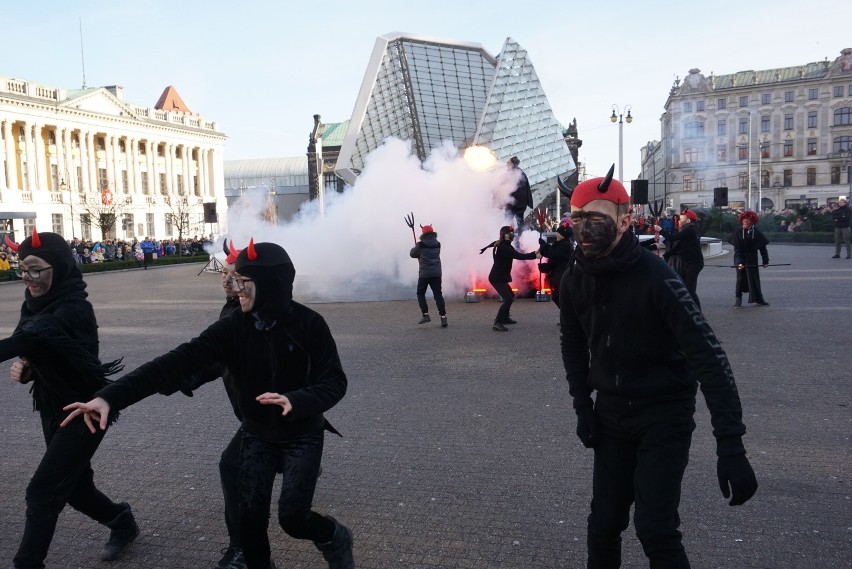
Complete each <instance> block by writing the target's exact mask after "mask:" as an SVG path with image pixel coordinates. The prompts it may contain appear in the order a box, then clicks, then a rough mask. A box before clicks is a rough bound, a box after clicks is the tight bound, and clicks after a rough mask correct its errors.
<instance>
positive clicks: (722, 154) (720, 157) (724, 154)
mask: <svg viewBox="0 0 852 569" xmlns="http://www.w3.org/2000/svg"><path fill="white" fill-rule="evenodd" d="M727 160H728V147H727V145H725V144H720V145H719V146H717V147H716V161H717V162H727Z"/></svg>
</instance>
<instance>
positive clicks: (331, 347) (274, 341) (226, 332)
mask: <svg viewBox="0 0 852 569" xmlns="http://www.w3.org/2000/svg"><path fill="white" fill-rule="evenodd" d="M235 268H236V273H235V276H234V280H233V286H234V288H235V289H236V290H237V291H238V295H239V301H240V311H239V312H233V313H232V314H230V315H229V316H227V317H225V318H223V319H221V320H218V321H216V322H215V323H213V324H211V325H210V326H208V327H207V329H206V330H204V331H203V332H201V334H200V335H199V336H198V337H197V338H194V339H193V340H191V341H189V342H186V343H184V344H181V345H179V346H177V347H176V348H174V349H173V350H171V351H170V352H168V353H166V354H164V355H162V356H160V357H158V358H155V359H153V360H151V361H149V362H148V363H146V364H144V365H142V366H141V367H139V368H137V369H136V370H134V371H133V372H131V373H129V374H127V375H125V376H124V377H122V378H121V379H119V380H117V381H116V382H114V383H112V384H110V385H109V386H107V387H106V388H104V389H101V390H100V391H98V392H96V393H95V399H93V400H91V401H89V402H88V403H74V404H72V405H68V406H66V408H65V409H66V410H67V411H71V413H70V414H69V416H68V417H67V418H66V419H65V421H64V422H63V425H68V424H71V423H72V422H73V420H74V418H75V417H76V416H77V415H83V418H84V421H85V423H86V424H87V425H88V426H89V428H90V429H91V430H93V431H94V430H96V425H95V424H94V423H95V422H97V423H99V426H100V428H101V429H103V428H104V426H105V425H106V422H107V419H108V418H109V416H110V412H111V410H113V409H115V410H118V409H122V408H125V407H127V406H129V405H131V404H133V403H135V402H137V401H140V400H141V399H144V398H145V397H147V396H149V395H152V394H153V393H156V392H157V391H161V390H164V389H168V388H170V387H173V386H175V385H177V384H179V383H180V381H181V379H182V378H185V377H186V376H187V375H188V374H191V373H192V371H193V370H194V369H197V368H198V367H201V366H204V365H207V364H208V363H209V362H218V363H220V364H222V365H224V366H226V367H227V369H228V370H229V371H230V373H231V374H232V375H233V378H234V387H235V394H234V398H235V400H236V403H237V407H238V410H239V413H240V415H241V416H242V428H241V431H242V433H241V434H240V443H239V475H238V486H239V513H238V520H237V531H238V534H239V541H240V544H241V546H242V548H243V554H244V556H245V561H246V566H247V567H248V568H249V569H267V568H269V567H274V566H275V565H274V563H273V561H272V559H271V555H270V554H271V551H270V545H269V537H268V535H267V529H268V525H269V510H270V500H271V498H272V490H273V483H274V481H275V475H276V472H283V480H282V483H281V496H280V498H279V499H278V523H279V525H280V526H281V528H282V529H283V530H284V532H285V533H287V534H288V535H290V536H291V537H294V538H296V539H308V540H311V541H313V542H314V545H315V546H316V547H317V549H319V550H320V552H321V553H322V554H323V557H325V559H326V562H327V563H328V567H329V568H330V569H352V568H354V566H355V565H354V560H353V557H352V532H351V531H350V530H349V529H348V528H347V527H346V526H344V525H343V524H341V523H340V522H338V521H337V520H335V519H334V518H332V517H330V516H322V515H320V514H318V513H316V512H314V511H312V509H311V503H312V501H313V495H314V490H315V488H316V482H317V477H318V476H319V472H320V462H321V458H322V449H323V431H324V430H330V431H332V432H335V433H336V432H337V431H335V430H334V429H333V427H331V425H330V424H329V423H328V421H326V420H325V418H324V417H323V413H324V412H325V411H327V410H329V409H331V408H332V407H333V406H334V405H336V404H337V403H338V402H339V401H340V400H341V399H342V398H343V396H344V394H345V393H346V385H347V380H346V375H345V374H344V373H343V369H342V367H341V364H340V358H339V357H338V354H337V347H336V345H335V342H334V339H333V338H332V336H331V332H330V331H329V329H328V325H327V324H326V323H325V320H323V318H322V317H321V316H320V315H319V314H317V313H316V312H314V311H313V310H311V309H309V308H307V307H306V306H304V305H302V304H299V303H297V302H295V301H293V279H294V277H295V274H296V270H295V268H294V267H293V263H292V261H291V260H290V256H289V255H288V254H287V252H286V251H285V250H284V249H283V248H282V247H281V246H279V245H276V244H275V243H258V244H257V245H255V244H254V241H253V240H252V241H250V242H249V245H248V247H246V248H245V249H243V250H242V251H241V252H240V254H239V256H238V257H237V261H236V267H235Z"/></svg>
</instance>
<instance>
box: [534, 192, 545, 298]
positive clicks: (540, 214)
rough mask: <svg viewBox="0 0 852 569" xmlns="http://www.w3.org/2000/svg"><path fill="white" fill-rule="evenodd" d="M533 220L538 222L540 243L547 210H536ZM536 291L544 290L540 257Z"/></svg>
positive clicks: (539, 259)
mask: <svg viewBox="0 0 852 569" xmlns="http://www.w3.org/2000/svg"><path fill="white" fill-rule="evenodd" d="M535 219H536V221H538V239H539V241H541V238H542V234H543V233H544V223H545V222H546V221H547V210H546V209H544V208H541V207H540V208H538V209H537V210H535ZM538 290H540V291H543V290H544V275H543V274H542V273H541V257H539V258H538Z"/></svg>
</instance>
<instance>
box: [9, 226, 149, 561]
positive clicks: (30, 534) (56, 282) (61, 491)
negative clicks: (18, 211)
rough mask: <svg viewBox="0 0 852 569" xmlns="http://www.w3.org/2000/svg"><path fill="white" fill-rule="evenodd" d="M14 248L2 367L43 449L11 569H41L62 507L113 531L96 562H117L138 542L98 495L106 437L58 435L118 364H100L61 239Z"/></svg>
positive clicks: (80, 288)
mask: <svg viewBox="0 0 852 569" xmlns="http://www.w3.org/2000/svg"><path fill="white" fill-rule="evenodd" d="M7 243H9V246H10V247H17V250H18V255H19V258H20V263H19V265H18V268H17V269H16V273H17V274H18V276H19V277H21V279H22V280H23V282H24V285H25V287H26V289H25V290H24V303H23V305H22V306H21V315H20V319H19V320H18V324H17V326H16V327H15V330H14V332H13V333H12V335H11V336H10V337H8V338H6V339H3V340H0V361H6V360H9V359H11V358H13V357H15V356H18V357H20V360H18V361H16V362H15V363H13V364H12V369H11V376H12V380H13V381H16V382H18V383H21V384H26V383H30V382H31V383H32V387H31V389H30V391H31V393H32V395H33V408H34V409H35V410H37V411H38V412H39V414H40V415H41V428H42V432H43V433H44V440H45V443H46V444H47V448H46V450H45V452H44V455H43V456H42V458H41V461H40V462H39V465H38V467H37V468H36V471H35V473H34V474H33V476H32V478H31V479H30V483H29V485H28V486H27V492H26V504H27V513H26V521H25V523H24V531H23V536H22V538H21V543H20V546H19V547H18V552H17V553H16V554H15V557H14V560H13V568H14V569H42V568H43V567H44V560H45V558H46V557H47V553H48V550H49V548H50V543H51V541H52V540H53V534H54V532H55V531H56V524H57V520H58V518H59V513H60V512H61V511H62V510H63V509H64V508H65V506H66V504H67V505H70V506H71V507H72V508H74V509H75V510H77V511H79V512H81V513H83V514H85V515H86V516H88V517H90V518H92V519H93V520H95V521H97V522H99V523H101V524H103V525H105V526H106V527H107V528H109V529H110V537H109V540H108V541H107V543H106V545H104V549H103V551H102V553H101V559H103V560H105V561H112V560H114V559H117V558H118V557H120V556H121V555H122V554H123V553H124V551H125V549H126V548H127V547H128V546H129V545H130V543H131V542H133V540H134V539H136V536H138V535H139V527H138V526H137V525H136V521H135V520H134V518H133V514H132V513H131V510H130V506H129V505H128V504H127V503H124V502H122V503H115V502H113V501H112V500H111V499H109V498H108V497H107V496H105V495H104V494H103V493H102V492H101V491H100V490H98V489H97V487H95V482H94V471H93V470H92V465H91V460H92V457H93V456H94V454H95V451H97V449H98V446H99V445H100V443H101V441H102V440H103V437H104V430H105V429H106V423H105V424H104V429H103V430H101V431H99V432H97V433H90V432H89V431H88V430H87V429H86V428H85V425H83V424H82V423H81V422H79V421H78V423H77V424H74V425H71V426H69V427H68V428H66V429H60V428H59V426H60V421H61V420H62V416H63V412H62V408H63V407H64V406H65V405H68V404H69V403H72V402H74V401H79V400H80V399H81V398H82V399H89V398H91V397H92V396H93V394H94V393H95V392H96V391H97V390H98V389H101V388H102V387H104V386H106V385H107V384H108V383H109V380H108V379H107V377H108V376H109V375H111V374H113V373H116V372H118V371H120V369H121V365H120V362H118V361H113V362H109V363H102V362H101V360H100V359H99V357H98V347H99V343H98V323H97V320H96V319H95V312H94V310H93V309H92V305H91V303H90V302H89V301H88V300H87V299H86V297H87V296H88V294H87V293H86V283H85V281H84V280H83V275H82V274H81V273H80V270H79V269H78V268H77V263H75V262H74V256H73V255H72V254H71V248H70V246H69V245H68V243H67V242H66V241H65V239H63V238H62V236H61V235H58V234H56V233H48V232H44V233H38V232H37V231H36V230H33V233H32V235H31V236H29V237H27V238H26V239H24V240H23V242H21V244H20V245H15V244H14V243H11V242H9V241H7Z"/></svg>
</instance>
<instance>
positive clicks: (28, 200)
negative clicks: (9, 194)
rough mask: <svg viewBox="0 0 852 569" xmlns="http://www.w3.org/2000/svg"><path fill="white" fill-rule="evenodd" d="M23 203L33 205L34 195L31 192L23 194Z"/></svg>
mask: <svg viewBox="0 0 852 569" xmlns="http://www.w3.org/2000/svg"><path fill="white" fill-rule="evenodd" d="M21 201H22V202H24V203H33V193H32V192H30V191H23V192H21Z"/></svg>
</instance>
